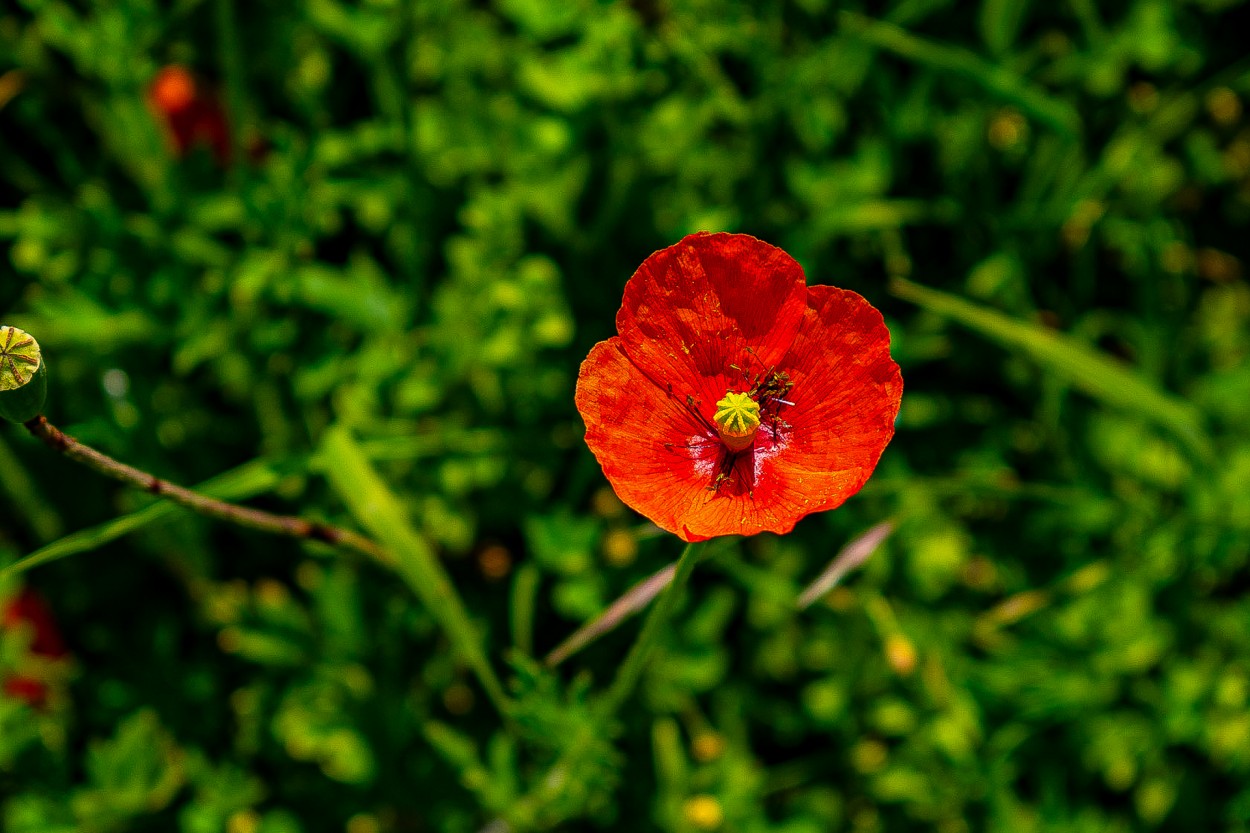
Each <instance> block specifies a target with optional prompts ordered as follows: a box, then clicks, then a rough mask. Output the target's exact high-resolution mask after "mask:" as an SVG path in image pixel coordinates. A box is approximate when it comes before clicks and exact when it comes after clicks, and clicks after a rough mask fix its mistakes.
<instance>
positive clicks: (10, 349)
mask: <svg viewBox="0 0 1250 833" xmlns="http://www.w3.org/2000/svg"><path fill="white" fill-rule="evenodd" d="M42 360H43V359H42V357H41V356H40V354H39V345H38V344H36V343H35V340H34V339H33V338H31V337H30V335H29V334H28V333H26V332H23V331H22V330H19V329H18V328H17V327H0V391H6V390H17V389H18V388H20V387H23V386H24V385H25V384H26V383H27V382H29V381H30V380H31V379H33V378H34V376H35V371H37V370H39V365H40V363H41V362H42Z"/></svg>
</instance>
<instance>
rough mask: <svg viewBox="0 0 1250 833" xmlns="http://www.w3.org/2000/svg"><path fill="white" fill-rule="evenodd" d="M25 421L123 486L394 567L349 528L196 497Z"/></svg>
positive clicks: (47, 426) (40, 423)
mask: <svg viewBox="0 0 1250 833" xmlns="http://www.w3.org/2000/svg"><path fill="white" fill-rule="evenodd" d="M25 425H26V430H28V431H30V433H31V434H33V435H34V436H35V437H36V438H38V439H39V440H41V441H42V442H43V444H44V445H46V446H48V447H49V448H51V449H52V450H53V451H58V452H60V453H61V454H63V455H65V456H66V457H68V458H69V459H71V460H73V461H74V462H76V463H82V464H83V465H85V466H87V467H88V468H90V469H92V470H94V471H96V472H97V473H99V474H102V475H104V476H105V477H108V478H112V479H113V480H117V481H119V482H121V483H125V484H126V485H127V486H133V487H134V488H136V489H140V490H142V491H145V492H147V493H148V494H152V495H156V496H157V497H162V498H165V499H166V500H169V501H172V502H173V503H177V504H178V505H180V506H185V507H186V508H187V509H190V510H191V511H193V512H197V513H199V514H201V515H205V516H207V517H209V518H214V519H216V520H219V521H225V522H227V523H232V524H235V525H236V526H242V527H246V528H248V529H254V530H257V531H259V532H268V533H271V534H273V535H282V536H285V537H287V538H298V539H301V540H305V541H319V542H321V543H323V544H329V545H330V546H332V547H340V548H342V549H347V550H351V551H353V552H357V553H360V554H362V555H365V556H368V557H369V558H372V559H374V560H375V561H379V562H381V563H383V564H385V565H386V566H388V567H391V568H394V567H395V559H394V558H393V557H391V555H390V554H389V553H388V552H387V551H386V550H384V549H382V547H380V546H379V545H378V544H376V543H375V542H374V541H372V540H370V539H369V538H366V537H365V536H363V535H361V534H360V533H358V532H352V531H351V530H350V529H340V528H339V527H336V526H330V525H328V524H323V523H318V522H316V521H310V520H307V519H305V518H296V517H293V516H289V515H274V514H272V513H269V512H262V511H260V510H259V509H251V508H249V507H246V506H238V505H236V504H233V503H226V502H225V501H222V500H217V499H216V498H211V497H209V496H207V495H202V494H200V493H199V492H193V491H191V490H190V489H187V488H184V487H182V486H179V485H177V484H175V483H170V482H169V481H167V480H162V479H161V478H159V477H156V476H155V475H151V474H148V473H147V472H145V471H140V470H139V469H136V468H134V467H133V466H128V465H126V464H125V463H122V462H119V461H117V460H114V459H113V458H112V457H109V456H108V455H107V454H102V453H101V452H99V451H96V450H95V449H94V448H91V447H90V446H86V445H83V444H82V443H80V442H78V440H76V439H74V438H73V437H71V436H69V435H68V434H65V433H64V432H63V431H61V429H59V428H57V427H56V426H55V425H53V424H52V423H50V422H48V420H47V419H45V418H44V417H42V416H37V417H35V418H34V419H32V420H29V421H27V422H26V423H25Z"/></svg>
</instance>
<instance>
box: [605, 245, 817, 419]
mask: <svg viewBox="0 0 1250 833" xmlns="http://www.w3.org/2000/svg"><path fill="white" fill-rule="evenodd" d="M806 302H807V286H806V281H805V279H804V277H803V269H802V267H800V266H799V264H798V263H797V262H796V261H795V260H794V258H792V257H790V256H789V255H788V254H786V253H785V252H784V251H782V250H781V249H779V248H777V247H776V246H772V245H769V244H768V243H765V242H764V241H762V240H758V239H756V238H754V237H751V236H750V235H747V234H727V233H715V234H711V233H707V232H700V233H698V234H692V235H690V236H688V237H685V238H683V239H682V240H680V241H678V242H677V243H675V244H674V245H672V246H669V247H668V248H667V249H661V250H660V251H658V252H655V253H654V254H652V255H651V256H650V257H648V258H647V259H646V260H645V261H644V262H643V264H642V265H641V266H640V267H638V271H637V272H635V273H634V275H633V277H632V278H630V279H629V282H628V283H627V284H626V285H625V296H624V299H623V300H622V302H621V310H620V312H619V313H618V314H617V316H616V330H617V332H618V333H619V334H620V339H621V343H622V345H623V347H624V350H625V353H626V354H627V355H628V356H629V358H630V359H631V360H632V361H633V362H634V364H636V365H637V366H638V368H639V369H640V370H641V371H642V372H643V373H644V374H645V375H646V376H648V377H649V378H651V379H652V380H654V381H655V382H656V383H657V384H666V383H668V382H672V383H673V384H674V386H675V389H676V390H677V391H678V392H679V393H681V394H682V395H683V396H684V395H686V394H690V395H693V396H694V397H695V398H696V399H697V400H699V404H700V407H701V409H702V410H705V411H707V413H708V415H709V416H710V415H711V411H712V410H714V406H715V403H716V402H717V401H718V400H719V399H720V398H721V397H723V396H724V395H725V393H726V392H728V391H730V390H734V391H739V392H741V391H743V390H744V389H746V388H747V387H749V384H747V381H746V378H745V374H746V373H760V372H763V371H765V370H768V369H770V368H771V367H773V366H774V365H776V364H777V363H778V362H779V361H780V360H781V359H782V357H783V356H784V355H785V354H786V351H787V350H788V349H789V347H790V343H791V342H792V341H793V340H794V336H795V334H796V333H797V332H798V328H799V324H800V322H801V321H802V320H803V314H804V309H805V308H806V305H807V303H806ZM752 353H753V354H754V356H752ZM731 365H737V367H738V368H740V369H739V370H735V369H734V368H733V367H731Z"/></svg>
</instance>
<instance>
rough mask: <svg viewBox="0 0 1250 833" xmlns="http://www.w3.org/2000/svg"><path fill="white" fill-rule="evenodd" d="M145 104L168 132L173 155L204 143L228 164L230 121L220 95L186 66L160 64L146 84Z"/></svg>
mask: <svg viewBox="0 0 1250 833" xmlns="http://www.w3.org/2000/svg"><path fill="white" fill-rule="evenodd" d="M148 105H149V107H150V108H151V110H152V113H153V114H154V115H155V116H156V117H157V118H158V119H159V120H160V121H161V124H162V126H163V127H164V128H165V132H166V134H167V135H168V136H169V139H170V145H171V147H172V148H173V151H174V155H175V156H177V157H182V156H185V155H186V154H187V153H189V152H190V151H191V150H192V149H194V148H195V147H197V146H199V145H205V146H207V147H208V149H209V150H210V151H211V152H212V154H213V158H214V159H216V160H217V162H218V163H219V164H221V165H228V164H230V158H231V155H230V125H229V122H228V121H227V120H226V112H225V110H224V109H223V107H222V105H221V101H220V99H218V97H217V96H216V95H215V94H214V93H213V92H212V91H210V90H207V89H205V88H204V86H203V85H202V84H200V83H199V81H197V80H196V78H195V76H194V75H192V74H191V72H190V70H188V69H187V68H186V67H183V66H179V65H177V64H171V65H169V66H167V67H163V68H162V69H161V70H160V71H159V72H157V73H156V76H155V77H154V78H153V79H152V83H151V84H150V85H149V86H148Z"/></svg>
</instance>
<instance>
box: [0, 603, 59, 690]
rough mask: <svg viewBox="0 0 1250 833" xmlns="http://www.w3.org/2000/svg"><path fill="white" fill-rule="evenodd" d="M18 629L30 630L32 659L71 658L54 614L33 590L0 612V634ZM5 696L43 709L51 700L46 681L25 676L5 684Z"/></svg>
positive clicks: (12, 679) (5, 681) (5, 606)
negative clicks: (53, 616)
mask: <svg viewBox="0 0 1250 833" xmlns="http://www.w3.org/2000/svg"><path fill="white" fill-rule="evenodd" d="M19 628H30V629H31V640H30V645H29V649H28V650H29V652H30V654H31V655H32V656H34V657H36V658H38V659H41V660H45V661H48V662H54V661H56V660H61V659H64V658H66V657H67V656H69V651H67V650H66V648H65V642H64V640H62V639H61V632H60V631H59V630H57V627H56V621H55V620H54V619H53V618H52V610H51V608H49V607H48V603H47V602H45V601H44V599H43V597H42V596H40V595H39V594H38V593H36V592H35V591H34V590H31V589H30V588H24V589H22V590H21V592H19V593H18V594H17V596H15V597H14V598H12V599H10V600H9V601H8V603H7V604H4V605H3V607H2V608H0V631H13V630H17V629H19ZM2 687H3V689H4V693H5V694H6V695H8V696H9V697H12V698H15V699H18V700H24V701H26V702H27V703H29V704H30V705H32V706H43V705H44V704H46V703H47V700H48V692H49V689H48V683H47V681H46V680H42V679H36V678H35V677H30V676H26V675H23V674H15V675H13V676H10V677H6V678H5V679H4V680H3V683H2Z"/></svg>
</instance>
